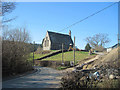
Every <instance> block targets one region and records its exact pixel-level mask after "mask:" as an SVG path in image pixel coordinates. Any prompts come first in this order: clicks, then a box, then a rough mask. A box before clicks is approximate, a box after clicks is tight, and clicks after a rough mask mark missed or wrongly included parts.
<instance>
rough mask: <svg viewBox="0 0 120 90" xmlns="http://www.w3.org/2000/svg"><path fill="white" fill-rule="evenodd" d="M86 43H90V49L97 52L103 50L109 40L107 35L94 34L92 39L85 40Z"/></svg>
mask: <svg viewBox="0 0 120 90" xmlns="http://www.w3.org/2000/svg"><path fill="white" fill-rule="evenodd" d="M86 41H87V43H90V45H91V46H92V48H94V49H97V50H100V49H101V50H103V49H104V46H105V45H106V44H107V43H109V42H110V39H109V38H108V35H107V34H102V33H99V34H95V35H94V36H92V37H87V38H86Z"/></svg>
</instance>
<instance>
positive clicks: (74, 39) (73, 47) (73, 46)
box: [73, 36, 75, 66]
mask: <svg viewBox="0 0 120 90" xmlns="http://www.w3.org/2000/svg"><path fill="white" fill-rule="evenodd" d="M73 55H74V66H75V36H74V45H73Z"/></svg>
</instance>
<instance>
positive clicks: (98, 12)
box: [58, 2, 118, 32]
mask: <svg viewBox="0 0 120 90" xmlns="http://www.w3.org/2000/svg"><path fill="white" fill-rule="evenodd" d="M116 3H118V2H115V3H113V4H111V5H109V6H107V7H105V8H103V9H101V10H99V11H97V12H95V13H93V14H91V15H89V16H87V17H85V18H83V19H81V20H79V21H77V22H75V23H73V24H71V25H70V26H68V27H66V28H64V29H62V30H60V31H58V32H61V31H64V30H65V29H68V28H70V27H72V26H74V25H76V24H78V23H80V22H82V21H84V20H86V19H88V18H90V17H92V16H94V15H96V14H98V13H100V12H102V11H104V10H105V9H107V8H109V7H111V6H113V5H114V4H116Z"/></svg>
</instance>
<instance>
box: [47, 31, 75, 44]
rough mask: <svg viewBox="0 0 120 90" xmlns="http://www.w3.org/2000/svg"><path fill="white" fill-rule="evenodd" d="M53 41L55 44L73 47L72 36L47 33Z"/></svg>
mask: <svg viewBox="0 0 120 90" xmlns="http://www.w3.org/2000/svg"><path fill="white" fill-rule="evenodd" d="M47 32H48V34H49V37H50V40H51V43H53V44H61V43H64V44H67V45H69V44H70V43H71V44H72V45H73V41H72V39H71V36H69V35H67V34H61V33H56V32H51V31H47Z"/></svg>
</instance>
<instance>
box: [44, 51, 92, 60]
mask: <svg viewBox="0 0 120 90" xmlns="http://www.w3.org/2000/svg"><path fill="white" fill-rule="evenodd" d="M93 55H94V54H93ZM89 56H90V55H89V53H88V52H83V51H76V52H75V60H76V61H77V60H83V59H85V58H88V57H89ZM63 58H64V61H73V60H74V56H73V51H69V52H64V54H63ZM43 60H52V61H60V60H62V53H60V54H57V55H54V56H51V57H49V58H46V59H43Z"/></svg>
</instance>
